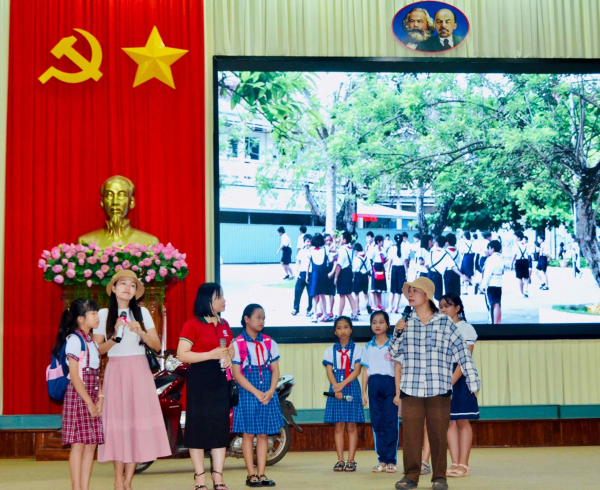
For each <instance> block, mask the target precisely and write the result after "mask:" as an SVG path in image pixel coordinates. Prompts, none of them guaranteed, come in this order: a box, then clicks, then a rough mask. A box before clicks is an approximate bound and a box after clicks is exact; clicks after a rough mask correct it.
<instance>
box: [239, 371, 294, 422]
mask: <svg viewBox="0 0 600 490" xmlns="http://www.w3.org/2000/svg"><path fill="white" fill-rule="evenodd" d="M243 373H244V377H245V378H246V379H247V380H248V381H250V383H252V386H254V387H255V388H256V389H258V390H260V391H262V392H265V391H268V390H269V388H270V387H271V370H270V369H269V368H267V367H263V368H262V377H263V380H262V383H261V382H260V374H259V372H258V366H252V372H250V370H249V368H248V366H246V367H245V368H244V369H243ZM238 386H239V389H240V402H239V403H238V405H237V406H236V407H233V429H232V430H233V432H236V433H245V434H279V429H281V428H282V427H283V425H284V424H283V416H282V415H281V406H280V405H279V397H278V396H277V392H275V394H274V395H273V397H272V398H271V400H270V401H269V403H268V404H266V405H263V404H262V403H261V402H260V401H259V400H258V398H256V397H255V396H254V395H253V394H252V393H250V392H249V391H247V390H245V389H244V388H242V387H241V386H240V385H238Z"/></svg>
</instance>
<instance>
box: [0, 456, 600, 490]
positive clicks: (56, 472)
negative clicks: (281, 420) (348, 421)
mask: <svg viewBox="0 0 600 490" xmlns="http://www.w3.org/2000/svg"><path fill="white" fill-rule="evenodd" d="M399 456H400V458H401V456H402V453H401V452H400V453H399ZM356 459H357V462H358V470H357V472H356V473H354V474H351V473H350V474H338V473H334V472H333V471H332V470H331V468H332V467H333V465H334V463H335V460H336V457H335V454H334V453H333V452H329V453H323V452H321V453H316V452H315V453H289V454H288V455H287V456H286V457H285V458H284V459H283V460H282V461H281V462H280V463H279V464H277V465H276V466H273V467H272V468H268V469H267V475H268V476H269V477H271V478H273V479H274V480H275V481H276V482H277V484H278V485H277V486H278V488H285V489H286V490H290V489H307V488H316V489H324V488H327V489H330V490H331V489H344V490H352V489H356V490H359V489H360V490H363V489H378V488H381V489H393V488H394V483H395V482H396V481H397V480H399V479H400V478H401V473H400V472H399V473H397V474H395V475H391V474H373V473H371V467H372V466H373V465H374V464H375V462H376V457H375V453H374V451H359V452H358V453H357V458H356ZM598 461H600V447H597V446H595V447H562V448H518V449H509V448H507V449H474V450H473V453H472V455H471V461H470V463H471V468H472V475H471V476H470V477H468V478H459V479H455V478H451V479H449V482H448V483H449V485H450V488H455V489H478V490H483V489H506V488H509V489H515V490H526V489H542V488H543V489H564V488H577V489H587V488H590V489H591V488H598V485H599V481H600V467H599V466H598ZM401 467H402V465H401V464H400V468H401ZM192 473H193V472H192V466H191V461H190V460H189V459H184V460H164V461H159V462H157V463H155V464H154V465H153V466H152V467H151V468H150V469H149V470H148V471H147V472H146V473H144V474H142V475H138V476H136V478H135V479H134V488H138V489H139V488H143V489H144V490H151V489H161V490H162V489H183V490H185V489H191V488H193V484H192ZM0 475H2V477H1V478H0V489H6V490H9V489H10V490H30V489H32V488H40V489H41V488H43V489H46V488H53V489H57V490H58V489H63V488H64V489H67V488H70V480H69V466H68V463H67V462H36V461H34V460H0ZM245 478H246V470H245V467H244V463H243V461H242V460H239V459H232V458H228V459H227V460H226V473H225V480H226V482H227V483H228V484H229V488H230V489H231V490H234V489H241V488H246V487H245ZM112 483H113V477H112V466H111V465H109V464H102V465H100V464H96V465H95V466H94V474H93V476H92V484H91V486H90V488H91V489H92V490H94V489H105V488H113V487H112ZM211 487H212V485H209V488H211ZM419 488H431V484H430V475H429V477H425V478H424V479H422V480H421V482H420V484H419Z"/></svg>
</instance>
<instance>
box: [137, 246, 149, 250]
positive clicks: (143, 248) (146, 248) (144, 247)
mask: <svg viewBox="0 0 600 490" xmlns="http://www.w3.org/2000/svg"><path fill="white" fill-rule="evenodd" d="M138 249H139V250H141V251H142V252H145V251H146V250H148V245H140V246H139V247H138Z"/></svg>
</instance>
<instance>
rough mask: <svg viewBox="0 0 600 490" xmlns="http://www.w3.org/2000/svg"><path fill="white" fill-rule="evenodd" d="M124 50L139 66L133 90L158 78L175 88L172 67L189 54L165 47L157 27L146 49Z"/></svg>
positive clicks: (185, 51) (184, 50) (182, 50)
mask: <svg viewBox="0 0 600 490" xmlns="http://www.w3.org/2000/svg"><path fill="white" fill-rule="evenodd" d="M122 49H123V51H125V52H126V53H127V55H128V56H129V57H130V58H131V59H132V60H133V61H135V62H136V63H137V64H138V69H137V72H136V74H135V80H134V81H133V88H135V87H137V86H138V85H141V84H142V83H144V82H147V81H148V80H151V79H152V78H156V79H157V80H160V81H161V82H163V83H165V84H167V85H168V86H169V87H171V88H175V82H174V81H173V73H171V65H172V64H173V63H175V62H176V61H177V60H178V59H179V58H181V57H182V56H183V55H184V54H186V53H187V52H188V50H187V49H176V48H167V47H165V43H163V40H162V38H161V37H160V34H159V33H158V29H157V28H156V26H154V28H153V29H152V32H151V33H150V37H149V38H148V41H147V42H146V46H145V47H143V48H122Z"/></svg>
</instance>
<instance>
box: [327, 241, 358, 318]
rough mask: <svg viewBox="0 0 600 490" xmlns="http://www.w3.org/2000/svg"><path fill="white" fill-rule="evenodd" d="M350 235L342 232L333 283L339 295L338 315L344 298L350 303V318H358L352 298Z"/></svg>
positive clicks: (343, 303) (342, 308)
mask: <svg viewBox="0 0 600 490" xmlns="http://www.w3.org/2000/svg"><path fill="white" fill-rule="evenodd" d="M352 255H353V251H352V235H351V234H350V232H349V231H345V232H343V233H342V237H341V241H340V248H339V250H338V254H337V262H336V264H335V268H334V271H335V275H334V280H333V283H334V285H335V286H336V288H337V293H338V294H339V295H340V309H339V315H338V316H342V315H343V314H344V307H345V306H346V299H347V300H348V302H349V303H350V308H351V309H352V317H351V319H352V320H358V309H357V307H356V303H355V302H354V298H353V297H352V286H353V284H352V279H353V274H352Z"/></svg>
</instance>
